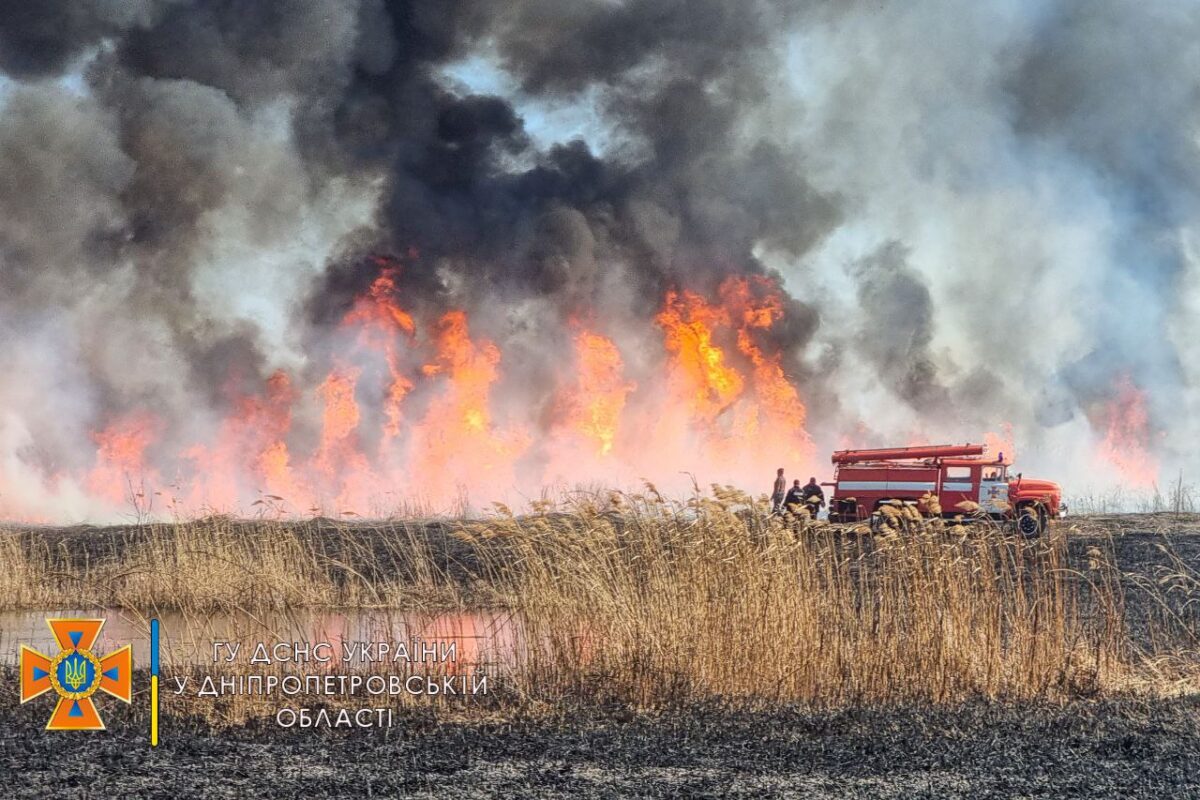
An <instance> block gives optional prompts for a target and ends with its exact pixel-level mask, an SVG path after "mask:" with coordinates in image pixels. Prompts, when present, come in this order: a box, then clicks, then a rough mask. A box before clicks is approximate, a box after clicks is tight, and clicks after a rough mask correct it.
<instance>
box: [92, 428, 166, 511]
mask: <svg viewBox="0 0 1200 800" xmlns="http://www.w3.org/2000/svg"><path fill="white" fill-rule="evenodd" d="M161 428H162V425H161V423H160V422H159V421H158V419H157V418H156V417H154V416H153V415H152V414H149V413H148V412H135V413H132V414H129V415H127V416H124V417H121V418H119V419H117V420H115V421H114V422H112V423H111V424H109V425H108V427H106V428H105V429H104V430H102V431H99V432H98V433H94V434H92V439H93V440H94V441H95V443H96V445H97V447H96V465H95V466H94V467H93V468H92V471H91V472H90V473H88V477H87V480H86V485H87V488H88V491H90V492H91V493H92V494H94V495H96V496H99V497H102V498H104V499H105V500H108V501H109V502H112V503H114V504H121V503H123V502H124V501H125V500H127V499H128V495H129V492H130V487H131V486H133V487H138V486H139V485H140V484H141V483H142V482H143V481H145V480H150V481H151V482H154V483H156V482H157V479H158V475H157V473H156V472H155V471H154V470H152V469H149V468H148V467H147V466H146V448H147V447H149V446H150V445H151V444H152V443H153V442H154V441H155V440H156V439H157V438H158V435H159V431H160V430H161ZM134 491H135V493H136V492H137V491H140V490H139V489H137V488H135V489H134Z"/></svg>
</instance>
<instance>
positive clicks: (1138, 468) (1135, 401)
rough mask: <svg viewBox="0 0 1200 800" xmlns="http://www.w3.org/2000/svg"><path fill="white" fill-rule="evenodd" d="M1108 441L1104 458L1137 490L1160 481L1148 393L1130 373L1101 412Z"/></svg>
mask: <svg viewBox="0 0 1200 800" xmlns="http://www.w3.org/2000/svg"><path fill="white" fill-rule="evenodd" d="M1100 424H1101V425H1102V426H1103V428H1104V440H1103V441H1102V442H1101V443H1100V446H1099V449H1100V455H1101V457H1102V458H1103V459H1104V460H1105V461H1107V462H1108V463H1109V464H1112V465H1113V466H1114V467H1116V469H1117V471H1118V472H1119V473H1120V475H1121V478H1122V480H1124V481H1125V482H1126V483H1127V484H1129V485H1131V486H1134V487H1137V488H1142V489H1146V488H1150V487H1152V486H1154V484H1155V483H1156V482H1157V480H1158V461H1157V459H1156V458H1155V457H1154V455H1153V454H1152V453H1151V452H1150V439H1151V431H1150V415H1149V413H1148V411H1147V409H1146V393H1145V392H1144V391H1143V390H1142V389H1140V388H1139V387H1138V386H1137V385H1136V384H1135V383H1134V382H1133V379H1132V378H1131V377H1130V376H1129V375H1128V374H1122V375H1120V376H1118V378H1117V380H1116V383H1115V385H1114V386H1113V395H1112V397H1111V398H1110V399H1109V400H1108V401H1107V402H1105V403H1104V404H1103V405H1102V407H1101V410H1100Z"/></svg>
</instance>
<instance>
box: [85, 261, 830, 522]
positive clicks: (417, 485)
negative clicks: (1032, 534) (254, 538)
mask: <svg viewBox="0 0 1200 800" xmlns="http://www.w3.org/2000/svg"><path fill="white" fill-rule="evenodd" d="M378 267H379V271H378V274H377V276H376V278H375V279H374V281H373V282H372V283H371V284H370V286H369V288H368V289H367V290H366V291H365V292H363V294H362V295H361V296H359V297H358V298H356V299H355V300H354V301H353V302H352V304H351V305H350V308H349V310H348V311H347V312H346V313H345V314H344V316H343V317H342V318H341V320H340V322H339V324H338V332H337V335H338V336H339V337H341V338H340V339H339V340H338V341H340V342H341V343H342V346H341V347H340V348H338V349H337V351H336V352H335V353H334V354H332V355H330V356H329V357H328V361H327V362H326V363H327V365H328V366H327V368H326V370H324V371H323V372H321V373H318V378H317V379H316V380H314V381H313V382H312V383H310V384H309V387H310V388H308V389H303V388H299V387H298V386H297V384H296V381H297V378H296V376H295V374H289V373H287V372H285V371H282V370H279V371H276V372H274V373H273V374H271V375H270V377H269V378H268V379H267V380H266V381H265V383H264V385H263V387H262V389H261V390H260V391H259V392H257V393H255V392H251V393H245V392H244V390H242V393H240V394H239V393H237V392H234V391H232V390H230V391H229V392H227V393H226V394H227V400H226V406H227V408H228V409H229V411H228V413H227V414H226V415H225V416H224V417H223V418H221V419H220V420H218V421H217V423H216V424H215V425H213V426H211V428H210V432H209V434H208V435H207V436H206V437H204V438H203V440H202V441H192V442H191V443H189V444H183V445H180V444H178V443H177V441H178V437H179V436H180V432H177V431H169V430H166V429H165V428H164V427H163V426H162V425H160V424H159V423H158V422H157V421H156V420H155V418H154V416H153V415H152V414H149V413H148V412H144V411H136V410H135V411H133V412H131V413H128V414H125V415H119V416H116V417H114V418H112V419H111V420H109V421H108V422H107V424H105V425H104V426H103V428H102V429H101V430H100V431H99V432H97V433H96V434H94V438H95V441H96V445H97V452H96V461H95V466H94V467H93V468H92V469H91V471H90V472H89V473H87V474H86V475H84V476H83V479H82V481H81V484H82V485H83V486H84V487H85V488H86V491H87V492H88V493H89V495H90V496H91V497H92V498H94V500H95V501H96V502H97V503H99V504H101V505H103V506H104V507H107V508H112V509H119V508H120V507H121V506H122V504H123V503H126V502H127V501H128V494H129V491H128V487H129V486H130V485H131V484H133V483H137V482H139V481H146V482H148V483H152V484H154V487H153V488H155V489H157V490H160V491H162V492H163V493H165V494H169V495H170V496H171V498H170V499H171V503H173V504H174V505H175V506H176V508H177V510H181V511H194V512H198V511H203V510H207V509H216V510H222V511H236V510H242V511H245V510H247V509H248V506H250V505H254V504H258V503H263V502H266V501H268V500H269V501H270V504H271V505H272V506H275V507H279V508H281V509H283V510H284V513H291V514H299V513H306V512H308V511H309V510H312V511H314V512H320V513H328V512H330V511H333V512H338V513H350V512H354V513H359V514H371V513H387V511H388V508H389V503H391V504H392V506H391V507H395V506H396V505H398V504H399V503H400V502H401V501H402V500H407V499H417V500H425V501H429V502H430V503H431V504H433V505H434V506H435V507H436V506H439V505H441V506H443V507H444V505H445V504H446V503H450V502H456V501H457V500H458V499H459V498H460V497H461V496H463V495H465V496H466V497H467V498H468V499H469V500H470V501H471V502H476V503H480V504H483V503H486V502H487V501H489V500H491V499H502V498H503V497H505V496H507V493H509V492H513V491H517V492H519V493H521V494H523V495H524V496H526V497H528V496H530V495H531V494H533V493H535V492H536V491H537V490H538V488H540V487H541V486H544V485H546V484H548V483H556V482H564V481H565V482H568V483H571V482H573V483H587V482H603V483H609V482H611V481H612V480H617V481H630V480H633V479H636V478H639V477H647V478H650V479H653V480H655V481H658V482H660V483H662V482H665V483H667V485H670V481H672V480H675V481H682V478H680V477H679V476H681V475H683V474H689V475H690V474H697V473H698V474H699V475H703V476H705V477H707V478H709V479H713V480H723V481H726V482H728V481H746V480H753V481H759V480H762V476H763V475H766V476H768V477H770V476H773V474H774V468H775V467H776V466H779V465H788V466H791V467H792V468H793V469H800V470H807V468H808V467H810V466H812V465H813V463H814V453H813V447H812V442H811V440H810V439H809V436H808V432H807V430H806V428H805V425H806V418H807V413H806V408H805V404H804V400H803V397H802V395H801V391H800V388H799V386H798V384H797V382H796V381H795V379H794V378H793V377H791V376H789V375H788V373H787V369H786V367H785V364H786V358H787V354H785V353H783V352H780V350H779V349H778V346H777V345H775V344H774V341H775V340H774V338H773V336H772V329H773V328H774V327H775V326H776V325H778V324H779V323H780V322H781V321H782V320H784V319H785V318H786V316H787V310H786V307H785V304H784V302H783V298H782V295H781V293H780V291H779V289H778V287H777V286H776V285H775V283H774V282H773V281H772V280H770V279H768V278H764V277H732V278H729V279H727V280H725V281H724V282H723V283H722V284H721V285H720V286H719V287H718V288H717V290H716V291H715V292H713V293H712V294H711V295H705V294H702V293H700V292H697V291H694V290H689V289H672V290H670V291H668V292H666V293H665V295H664V297H663V299H662V304H661V306H660V307H659V310H658V312H657V314H656V315H655V317H654V322H655V323H656V326H657V328H656V329H655V328H651V329H650V330H649V331H644V330H643V331H638V332H636V333H635V334H633V335H631V336H630V337H628V342H629V343H630V344H627V345H626V347H636V348H637V349H636V350H633V349H627V350H625V351H623V350H622V347H621V346H619V345H618V343H617V341H616V340H614V339H613V338H609V336H607V335H605V332H602V331H603V326H602V325H601V324H600V323H598V322H597V321H596V320H591V319H590V318H589V322H588V323H587V324H584V323H583V322H581V321H580V320H578V319H577V320H574V321H572V322H571V323H570V325H569V331H570V336H571V338H570V342H569V345H570V352H571V357H570V358H565V359H562V362H561V363H559V364H555V365H553V371H554V373H555V379H554V384H553V385H547V386H545V387H543V388H544V389H545V393H544V394H542V395H540V396H538V395H534V394H531V393H530V392H529V391H528V387H524V386H519V385H517V386H514V385H511V384H506V383H505V380H506V374H505V368H506V364H505V359H504V354H503V353H502V352H501V349H500V347H498V346H497V345H496V343H495V342H493V341H491V340H489V339H488V338H486V337H482V336H477V335H475V334H474V333H473V331H472V320H471V319H470V317H469V316H468V314H467V312H466V311H463V310H458V309H456V310H450V311H444V312H443V313H441V314H439V315H437V316H435V317H432V318H425V319H422V318H421V317H419V316H417V315H414V314H413V313H412V312H411V311H410V310H409V309H408V308H407V307H406V306H405V304H404V302H403V297H402V292H401V289H400V286H401V284H400V282H399V280H398V277H399V270H400V266H399V264H398V263H397V262H393V261H389V260H381V261H380V262H379V263H378ZM655 330H657V333H658V334H659V335H660V336H661V339H660V340H659V341H658V342H655V341H654V339H653V338H647V337H646V334H647V333H650V334H653V333H654V332H655ZM319 357H320V356H317V358H319ZM631 363H632V364H633V367H632V368H631V367H630V364H631ZM311 369H312V365H310V366H309V368H308V372H311ZM230 385H231V386H233V385H237V386H241V385H242V384H241V383H238V382H235V381H232V380H231V381H230ZM151 452H153V453H154V455H155V457H154V458H151V457H150V455H149V454H150V453H151ZM172 452H173V455H172ZM160 475H171V476H178V478H177V480H174V481H172V483H170V484H169V485H168V484H164V482H163V481H162V480H161V479H160V477H159V476H160ZM66 479H67V480H70V479H71V476H69V475H68V476H66ZM680 488H682V486H680ZM748 488H750V487H748Z"/></svg>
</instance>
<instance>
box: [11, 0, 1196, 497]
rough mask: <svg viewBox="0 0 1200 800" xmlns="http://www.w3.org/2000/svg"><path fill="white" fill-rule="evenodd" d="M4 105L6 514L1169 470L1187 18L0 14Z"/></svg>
mask: <svg viewBox="0 0 1200 800" xmlns="http://www.w3.org/2000/svg"><path fill="white" fill-rule="evenodd" d="M1148 43H1153V45H1149V44H1148ZM0 72H2V73H3V74H4V75H5V76H6V77H5V78H4V79H2V81H0V109H2V115H0V334H2V335H3V341H4V345H5V346H4V347H3V348H0V369H2V370H3V373H4V374H5V375H6V378H5V379H4V380H3V381H0V512H2V515H3V516H6V517H17V518H28V519H48V520H60V519H72V520H73V519H100V518H105V517H111V516H112V515H114V514H117V513H120V512H121V510H122V508H123V507H124V506H126V505H127V504H128V502H129V501H130V498H129V497H128V495H131V494H132V495H134V496H135V497H134V499H135V500H136V496H137V495H138V494H139V492H140V493H142V494H143V495H146V496H151V495H152V496H154V497H157V498H160V499H159V500H158V501H157V503H158V505H157V506H156V510H163V509H164V508H167V507H170V504H171V503H173V502H174V503H178V504H179V505H178V506H176V508H177V509H179V510H184V511H187V512H195V511H196V510H198V509H201V508H217V509H219V510H228V509H229V508H231V507H232V508H239V509H240V510H242V511H247V510H248V507H249V505H250V504H251V503H252V502H253V501H254V500H255V499H256V498H262V497H263V496H270V497H271V498H275V499H274V500H272V502H273V503H276V502H277V503H281V504H282V505H283V506H284V507H285V508H287V509H288V510H289V511H291V512H304V511H307V510H308V509H309V508H310V507H312V508H319V509H321V510H326V511H330V510H342V509H345V508H346V507H348V506H356V507H357V509H358V511H359V512H360V513H364V512H366V511H368V510H382V511H386V510H388V509H387V504H388V503H389V502H392V503H393V504H395V503H396V502H398V501H399V499H400V498H408V497H413V498H425V499H427V500H429V501H430V502H431V503H433V504H434V505H435V506H444V505H445V504H447V503H448V502H450V501H451V500H452V499H453V497H454V496H455V495H456V494H458V493H461V492H462V491H464V489H465V490H466V491H467V492H469V494H470V498H471V501H472V502H473V503H475V504H476V505H479V504H483V503H486V502H487V501H488V500H491V499H493V498H495V499H505V500H512V499H513V498H517V499H519V498H526V499H528V498H533V497H536V496H537V495H538V492H539V491H540V490H541V488H542V487H543V486H545V485H548V484H558V485H571V484H572V483H575V482H597V483H604V484H609V485H619V486H628V485H635V484H636V482H637V481H638V479H640V478H645V479H648V480H651V481H654V482H656V483H660V484H662V485H663V486H666V487H668V488H672V489H674V490H680V489H682V488H685V487H687V486H689V485H690V478H689V477H686V476H684V475H682V473H683V472H690V473H692V474H694V475H695V476H696V478H697V479H698V480H699V481H700V482H701V483H704V482H707V481H709V480H716V481H732V482H736V483H738V484H740V485H742V486H744V488H747V489H750V490H752V491H756V492H757V491H760V490H764V489H765V488H766V485H767V482H768V481H769V480H770V479H771V477H772V476H773V473H774V468H775V467H776V466H779V465H780V464H777V463H775V462H776V461H779V462H780V463H781V464H785V465H786V466H787V467H788V468H789V477H792V476H793V475H797V476H798V475H801V473H803V476H804V477H807V475H808V474H809V473H810V471H811V472H813V473H815V474H818V475H828V472H829V470H828V453H829V451H830V450H832V449H835V448H838V447H843V446H871V445H878V446H886V445H904V444H908V443H910V442H925V441H937V442H941V441H967V440H971V441H975V440H978V438H979V437H981V436H982V435H984V434H985V433H987V434H992V435H993V438H992V443H993V444H996V443H999V442H1004V444H1003V446H1004V447H1009V448H1012V447H1014V446H1015V449H1016V453H1017V456H1018V458H1019V463H1020V465H1021V468H1022V469H1024V470H1025V471H1026V472H1027V474H1044V475H1045V476H1046V477H1050V478H1054V479H1057V480H1059V481H1060V482H1061V483H1063V484H1064V486H1065V487H1066V489H1067V493H1068V494H1071V493H1072V492H1073V491H1074V492H1080V491H1083V490H1084V488H1085V487H1093V486H1096V487H1104V486H1108V485H1112V484H1116V483H1120V484H1122V485H1124V486H1126V487H1129V488H1134V489H1138V490H1145V489H1149V488H1150V487H1151V486H1152V485H1153V484H1154V483H1155V482H1156V481H1159V480H1170V479H1172V478H1173V477H1174V475H1175V474H1176V470H1183V472H1184V474H1185V475H1196V474H1200V463H1198V462H1197V459H1196V456H1195V455H1194V453H1192V451H1191V449H1190V448H1189V447H1188V446H1187V442H1189V441H1190V440H1191V438H1192V435H1193V434H1194V433H1196V426H1197V423H1196V422H1195V420H1196V419H1200V417H1198V416H1197V415H1198V414H1200V345H1198V344H1197V342H1200V336H1198V335H1197V334H1198V333H1200V331H1197V330H1196V325H1197V323H1196V322H1195V320H1196V319H1198V317H1197V314H1196V311H1197V310H1198V309H1200V278H1198V277H1197V276H1198V275H1200V263H1197V260H1198V259H1200V239H1198V238H1197V237H1198V234H1200V231H1197V229H1196V226H1195V223H1194V219H1195V218H1196V215H1195V213H1194V212H1195V210H1196V209H1195V208H1194V206H1195V204H1196V202H1197V201H1196V189H1197V186H1198V185H1200V162H1198V161H1197V155H1198V153H1197V141H1198V139H1197V133H1198V129H1197V121H1198V120H1197V109H1198V108H1200V106H1198V105H1197V95H1198V89H1200V10H1198V9H1196V8H1195V7H1194V6H1193V5H1192V4H1189V3H1184V2H1164V3H1157V4H1154V5H1153V6H1146V5H1145V4H1138V3H1133V2H1118V1H1117V0H1105V1H1104V2H1093V3H1087V4H1078V3H1065V2H1064V3H1032V2H1030V3H988V2H984V3H976V4H971V5H970V6H963V5H961V4H949V3H940V2H924V3H901V2H883V3H857V2H854V3H828V2H817V1H816V0H814V1H813V2H785V0H776V1H774V2H770V1H768V0H752V1H751V2H745V3H732V4H731V3H728V2H722V1H721V0H691V2H684V0H625V1H624V2H612V1H609V0H586V1H585V0H571V1H570V2H562V0H522V1H518V2H512V3H505V4H497V3H486V2H469V1H467V0H443V1H441V2H385V0H338V1H337V2H334V1H333V0H324V1H322V0H285V1H284V2H279V1H276V2H265V1H263V2H259V1H257V0H253V1H250V2H246V1H245V0H243V1H241V2H234V0H206V1H200V0H191V1H189V0H104V1H103V2H94V3H87V4H80V3H68V2H39V3H22V2H13V1H12V0H0ZM460 487H461V488H460ZM280 498H281V499H280ZM389 498H390V500H389ZM143 499H145V498H143ZM139 502H140V501H139Z"/></svg>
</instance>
